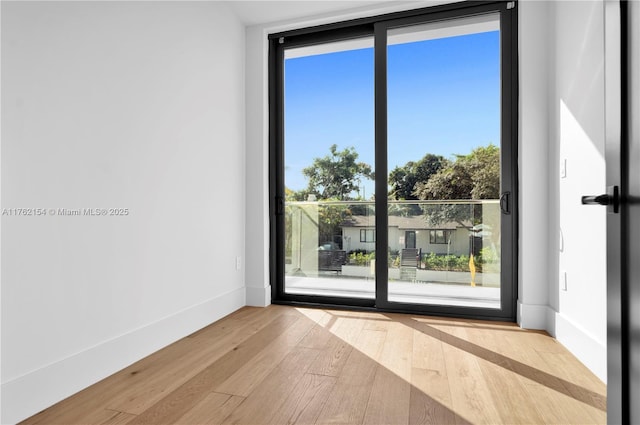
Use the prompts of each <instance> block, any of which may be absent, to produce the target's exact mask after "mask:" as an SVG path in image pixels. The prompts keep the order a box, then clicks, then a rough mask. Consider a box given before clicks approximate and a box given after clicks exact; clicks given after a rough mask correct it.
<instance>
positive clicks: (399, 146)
mask: <svg viewBox="0 0 640 425" xmlns="http://www.w3.org/2000/svg"><path fill="white" fill-rule="evenodd" d="M387 56H388V62H387V78H388V80H387V90H388V94H387V96H388V105H387V114H388V134H387V139H388V149H387V151H388V154H387V161H388V163H389V170H390V172H389V176H388V186H389V197H388V201H389V208H388V215H389V226H388V229H385V231H387V232H388V237H389V250H390V257H389V265H390V267H389V285H388V300H389V301H391V302H397V303H411V304H437V305H445V306H472V307H483V308H500V288H499V286H500V211H499V204H498V201H497V199H498V198H499V193H500V148H499V145H500V31H499V16H498V15H497V14H487V15H480V16H473V17H467V18H462V19H454V20H448V21H440V22H435V23H427V24H420V25H414V26H408V27H402V28H394V29H391V30H389V31H388V47H387Z"/></svg>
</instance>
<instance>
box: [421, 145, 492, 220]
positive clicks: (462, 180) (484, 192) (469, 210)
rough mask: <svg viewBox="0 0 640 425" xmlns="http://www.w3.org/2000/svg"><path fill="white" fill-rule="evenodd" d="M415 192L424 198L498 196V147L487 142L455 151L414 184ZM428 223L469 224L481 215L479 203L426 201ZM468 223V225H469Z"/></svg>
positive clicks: (479, 218) (425, 209) (443, 199)
mask: <svg viewBox="0 0 640 425" xmlns="http://www.w3.org/2000/svg"><path fill="white" fill-rule="evenodd" d="M415 195H416V196H417V197H418V198H419V199H424V200H442V201H446V200H452V199H454V200H458V199H498V198H499V196H500V148H498V147H497V146H494V145H493V144H490V145H489V146H482V147H478V148H476V149H474V150H473V151H472V152H471V153H470V154H468V155H458V156H457V157H456V160H455V161H454V162H453V163H450V164H449V165H448V166H446V167H444V168H442V169H440V170H439V171H438V172H436V173H435V174H434V175H432V176H431V177H430V178H429V180H428V181H426V182H420V183H418V184H416V190H415ZM422 209H423V211H424V213H425V216H426V217H427V220H428V222H429V223H431V224H434V225H435V224H440V223H443V222H451V221H455V222H457V223H459V224H461V225H463V226H465V227H471V226H472V225H473V224H476V223H477V222H478V221H479V220H481V217H482V208H481V205H472V204H446V203H443V204H436V205H434V204H427V205H424V206H423V207H422ZM470 223H471V225H470Z"/></svg>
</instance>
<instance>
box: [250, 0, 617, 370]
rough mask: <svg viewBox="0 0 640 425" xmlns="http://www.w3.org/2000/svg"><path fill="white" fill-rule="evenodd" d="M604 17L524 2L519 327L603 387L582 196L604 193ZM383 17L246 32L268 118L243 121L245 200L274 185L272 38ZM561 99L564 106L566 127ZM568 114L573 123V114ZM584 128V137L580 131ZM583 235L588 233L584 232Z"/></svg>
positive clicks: (600, 319)
mask: <svg viewBox="0 0 640 425" xmlns="http://www.w3.org/2000/svg"><path fill="white" fill-rule="evenodd" d="M429 4H432V3H428V2H425V3H422V4H421V6H427V5H429ZM410 7H416V6H415V5H411V6H407V5H404V6H403V5H399V6H398V7H397V8H396V10H399V9H402V8H410ZM601 8H602V4H601V2H600V1H594V2H549V1H535V2H534V1H523V2H518V9H519V11H518V17H519V18H518V19H519V61H520V63H519V66H520V68H519V72H520V75H519V78H520V93H519V113H520V119H519V138H518V150H519V192H520V193H519V214H520V216H519V262H518V272H519V279H518V323H519V324H520V325H521V326H522V327H525V328H530V329H546V330H548V331H549V332H550V333H552V335H555V336H557V337H558V340H559V341H560V342H562V343H563V344H565V345H567V347H568V348H569V349H570V350H572V351H573V353H574V354H575V355H576V356H577V357H578V358H579V359H581V360H582V361H583V362H584V363H585V364H586V365H587V366H588V367H590V368H591V370H593V371H594V372H595V373H596V374H597V375H598V376H599V377H600V378H601V379H603V380H604V377H605V375H606V373H605V371H604V370H605V365H606V350H605V342H606V338H605V337H606V331H605V328H606V302H605V300H606V297H605V293H604V288H605V282H606V279H605V277H604V273H605V270H606V269H605V251H604V239H603V238H604V235H603V233H602V232H603V231H604V221H603V216H602V214H603V213H602V211H597V209H595V210H585V209H584V208H587V207H581V206H579V205H578V204H577V203H579V199H580V195H582V194H583V193H600V192H601V191H602V189H603V186H602V185H603V184H604V171H603V168H602V167H603V163H602V159H601V158H600V157H599V155H598V154H597V152H600V151H601V148H602V146H603V139H602V131H603V116H604V115H603V112H602V110H601V105H602V103H601V101H602V87H603V80H602V75H601V71H602V63H601V60H602V58H603V56H602V53H603V52H602V39H601V37H602V15H601V13H602V11H601ZM387 11H392V10H391V9H387V10H382V9H380V10H370V11H369V12H361V13H353V14H334V15H333V16H323V17H319V18H309V20H307V21H301V20H297V21H295V22H284V23H279V24H274V25H263V26H256V27H250V28H248V30H247V46H248V47H247V49H248V50H247V52H248V53H247V54H249V52H253V53H251V55H252V57H251V59H249V57H248V58H247V60H248V63H249V60H252V61H253V62H252V65H251V71H250V73H248V74H247V88H248V92H247V104H261V105H262V108H263V109H262V112H263V114H259V113H258V112H256V113H254V114H249V115H248V116H247V118H248V128H253V129H254V130H251V131H252V132H253V131H255V132H254V133H252V136H251V137H248V139H247V145H248V151H251V152H255V153H256V155H263V157H262V158H259V157H257V156H256V157H253V158H251V159H249V158H248V161H252V162H251V163H252V164H253V165H254V166H255V167H254V166H252V167H251V171H249V172H248V174H247V188H248V189H247V193H249V191H250V190H252V189H250V188H256V187H260V188H263V189H264V190H266V180H267V179H268V163H267V159H268V158H267V152H266V150H265V149H266V147H267V144H268V135H267V130H266V129H267V121H266V120H267V117H266V115H265V114H264V111H266V110H267V109H266V108H267V99H268V98H267V85H266V84H267V78H266V76H267V60H266V57H267V56H266V52H267V44H266V35H267V34H268V33H269V32H270V31H272V32H276V31H283V30H286V29H292V28H296V27H304V26H310V25H317V24H320V23H326V22H333V21H338V20H344V19H348V18H354V17H359V16H365V15H375V14H378V13H384V12H387ZM560 99H563V100H564V102H565V105H566V106H567V108H565V112H564V115H563V117H564V118H562V119H561V117H560V113H561V109H560V106H559V105H560V103H559V101H560ZM589 99H591V100H590V102H589ZM569 111H571V114H569V115H567V112H569ZM571 116H573V118H570V117H571ZM576 122H577V123H578V124H577V125H576ZM571 123H572V124H571ZM580 127H583V130H584V131H582V132H581V131H580ZM585 134H586V136H585ZM576 135H577V138H576ZM560 149H562V152H563V153H562V157H563V158H565V157H566V158H567V159H568V177H567V178H566V179H563V180H562V182H561V181H560V179H559V164H560ZM585 149H586V150H585ZM561 187H562V189H561ZM267 196H268V194H267V193H266V192H262V193H259V192H258V191H257V190H255V194H254V195H252V199H249V198H248V199H247V205H248V207H249V208H248V216H247V228H249V227H251V228H252V229H254V230H255V231H256V232H255V233H254V232H253V231H252V232H251V234H252V235H258V236H261V237H264V238H265V239H264V240H263V241H257V245H258V249H257V250H256V251H255V255H253V256H252V257H251V259H252V260H251V267H252V268H253V270H254V271H251V272H250V271H247V273H248V274H247V275H248V276H249V275H250V274H251V275H252V276H255V282H260V279H261V278H263V277H264V278H265V279H266V278H267V276H268V249H267V248H264V250H263V246H264V245H265V244H266V241H267V240H268V239H267V238H268V221H267V220H266V219H265V216H268V209H267V205H268V198H267ZM561 200H562V201H561ZM561 221H562V225H563V226H564V227H563V234H564V236H565V239H564V243H565V247H564V249H565V250H564V251H563V252H562V253H561V252H559V238H560V236H559V233H560V232H559V228H560V225H561ZM585 228H590V229H591V231H585V230H584V229H585ZM579 229H581V230H579ZM567 237H568V238H569V239H567ZM254 242H255V240H254ZM247 244H248V241H247ZM248 246H249V244H248ZM585 247H589V249H585ZM247 255H248V256H251V255H252V254H250V253H247ZM560 264H562V269H563V270H566V271H567V275H568V280H569V287H568V288H569V289H568V290H567V291H566V292H563V293H561V291H560V289H559V288H560V287H559V267H560ZM587 265H588V267H587ZM253 273H255V275H254V274H253ZM258 285H260V283H258Z"/></svg>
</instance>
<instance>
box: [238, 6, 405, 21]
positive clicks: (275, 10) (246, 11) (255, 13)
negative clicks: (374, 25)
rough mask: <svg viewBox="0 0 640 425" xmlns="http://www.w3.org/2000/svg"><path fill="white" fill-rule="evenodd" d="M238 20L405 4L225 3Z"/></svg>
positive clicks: (274, 19)
mask: <svg viewBox="0 0 640 425" xmlns="http://www.w3.org/2000/svg"><path fill="white" fill-rule="evenodd" d="M225 3H227V4H228V5H229V7H231V9H232V10H233V11H234V12H235V13H236V15H238V17H239V18H240V20H241V21H242V22H243V23H244V24H245V25H247V26H251V25H260V24H267V23H272V22H280V21H287V20H291V19H297V18H303V17H311V16H320V15H326V14H330V13H335V12H343V11H348V10H352V9H353V10H357V9H362V8H365V7H367V6H372V5H378V6H382V5H387V4H401V3H406V2H402V1H395V2H392V1H389V0H351V1H344V0H341V1H332V0H328V1H327V0H325V1H318V0H308V1H307V0H289V1H271V0H263V1H260V0H253V1H243V0H229V1H226V2H225Z"/></svg>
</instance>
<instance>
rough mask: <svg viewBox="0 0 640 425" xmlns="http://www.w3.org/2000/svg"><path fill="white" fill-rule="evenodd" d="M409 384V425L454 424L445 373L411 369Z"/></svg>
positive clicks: (454, 416)
mask: <svg viewBox="0 0 640 425" xmlns="http://www.w3.org/2000/svg"><path fill="white" fill-rule="evenodd" d="M411 382H412V384H413V385H412V386H411V393H410V395H409V423H410V424H454V423H456V415H455V413H454V411H453V410H451V409H452V404H453V403H452V401H451V392H450V391H449V380H448V379H447V376H446V372H444V371H443V372H441V371H439V370H427V369H419V368H413V369H412V371H411Z"/></svg>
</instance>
